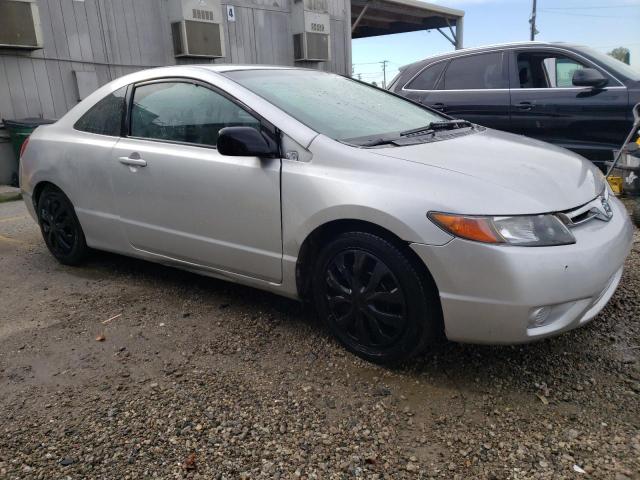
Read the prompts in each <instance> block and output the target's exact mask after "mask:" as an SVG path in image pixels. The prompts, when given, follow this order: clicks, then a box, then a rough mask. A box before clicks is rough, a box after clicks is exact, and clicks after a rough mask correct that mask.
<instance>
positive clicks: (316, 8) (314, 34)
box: [291, 0, 331, 62]
mask: <svg viewBox="0 0 640 480" xmlns="http://www.w3.org/2000/svg"><path fill="white" fill-rule="evenodd" d="M328 7H329V5H328V1H327V0H296V1H294V3H293V6H292V9H291V15H292V22H293V54H294V58H295V60H308V61H314V62H328V61H329V60H331V49H330V38H329V36H330V34H331V22H330V18H329V9H328Z"/></svg>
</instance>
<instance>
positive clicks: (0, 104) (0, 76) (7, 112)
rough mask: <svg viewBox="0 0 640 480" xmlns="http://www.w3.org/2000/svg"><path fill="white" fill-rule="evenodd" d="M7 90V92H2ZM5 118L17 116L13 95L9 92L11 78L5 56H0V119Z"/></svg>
mask: <svg viewBox="0 0 640 480" xmlns="http://www.w3.org/2000/svg"><path fill="white" fill-rule="evenodd" d="M2 92H6V93H4V94H3V93H2ZM3 118H15V114H14V113H13V105H12V104H11V95H10V94H9V78H8V76H7V69H6V68H5V66H4V58H2V57H0V120H2V119H3Z"/></svg>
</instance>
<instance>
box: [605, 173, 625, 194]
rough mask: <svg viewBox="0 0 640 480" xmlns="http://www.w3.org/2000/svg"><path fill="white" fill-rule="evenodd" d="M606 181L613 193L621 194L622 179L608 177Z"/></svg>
mask: <svg viewBox="0 0 640 480" xmlns="http://www.w3.org/2000/svg"><path fill="white" fill-rule="evenodd" d="M607 181H608V182H609V186H610V187H611V190H613V193H615V194H616V195H620V194H621V193H622V177H614V176H608V177H607Z"/></svg>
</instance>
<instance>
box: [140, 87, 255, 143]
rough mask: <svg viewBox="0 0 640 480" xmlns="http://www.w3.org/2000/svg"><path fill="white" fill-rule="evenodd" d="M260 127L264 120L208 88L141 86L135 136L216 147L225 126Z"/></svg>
mask: <svg viewBox="0 0 640 480" xmlns="http://www.w3.org/2000/svg"><path fill="white" fill-rule="evenodd" d="M231 126H248V127H254V128H256V129H259V128H260V122H259V121H258V120H257V119H256V118H255V117H253V116H252V115H251V114H249V113H247V112H246V111H245V110H243V109H242V108H240V107H239V106H238V105H236V104H235V103H233V102H232V101H231V100H229V99H227V98H225V97H223V96H222V95H220V94H219V93H216V92H214V91H213V90H210V89H208V88H206V87H202V86H199V85H194V84H192V83H181V82H163V83H153V84H150V85H143V86H141V87H137V88H136V89H135V91H134V95H133V107H132V110H131V136H134V137H142V138H153V139H158V140H169V141H174V142H186V143H196V144H201V145H210V146H215V145H216V142H217V140H218V132H219V131H220V130H221V129H222V128H224V127H231Z"/></svg>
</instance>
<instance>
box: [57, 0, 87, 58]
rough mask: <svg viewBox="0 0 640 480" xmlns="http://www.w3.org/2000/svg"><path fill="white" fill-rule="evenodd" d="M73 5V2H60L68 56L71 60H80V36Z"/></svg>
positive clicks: (66, 0)
mask: <svg viewBox="0 0 640 480" xmlns="http://www.w3.org/2000/svg"><path fill="white" fill-rule="evenodd" d="M73 3H74V2H73V0H60V6H61V7H62V18H63V21H64V29H65V33H66V36H67V44H68V45H69V56H70V58H71V59H72V60H82V49H81V48H80V34H79V32H78V25H77V23H76V14H75V11H74V8H73Z"/></svg>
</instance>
